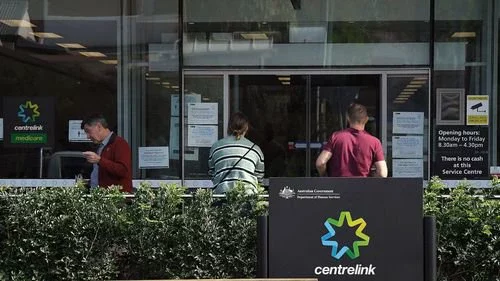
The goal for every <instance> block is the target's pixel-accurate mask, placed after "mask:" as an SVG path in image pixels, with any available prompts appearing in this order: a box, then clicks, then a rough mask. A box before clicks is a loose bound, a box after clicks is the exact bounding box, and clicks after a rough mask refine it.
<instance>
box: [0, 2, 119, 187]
mask: <svg viewBox="0 0 500 281" xmlns="http://www.w3.org/2000/svg"><path fill="white" fill-rule="evenodd" d="M48 2H49V3H48V5H44V1H0V11H1V12H0V61H1V63H0V86H1V89H2V90H1V93H2V99H1V100H0V103H1V105H0V117H5V114H6V111H12V110H16V108H6V107H5V106H4V105H5V102H6V101H8V100H9V99H10V98H14V97H20V98H21V99H22V100H18V101H17V102H19V103H20V104H25V102H27V101H29V100H31V99H33V100H35V99H44V98H50V99H51V100H50V99H48V100H47V101H49V103H50V108H53V112H48V111H47V110H45V111H44V108H43V107H41V109H40V110H41V112H39V114H40V117H41V118H42V117H44V116H48V115H51V114H53V117H54V118H53V121H52V122H51V123H49V124H46V126H47V128H50V129H51V133H50V134H49V136H48V137H49V139H52V140H53V141H49V142H47V143H38V144H36V145H28V144H18V145H15V146H14V145H10V144H9V143H10V139H9V138H10V136H11V132H10V131H9V129H7V130H6V135H5V136H4V140H3V144H2V145H1V146H0V178H38V177H39V176H40V175H39V172H40V164H39V163H40V147H46V149H45V150H44V153H43V154H44V156H45V157H47V159H45V160H46V161H45V164H47V162H48V161H49V158H50V154H51V153H55V152H58V151H73V150H79V151H82V150H88V149H91V148H92V145H90V143H88V142H78V141H75V140H74V139H71V138H69V136H68V134H69V132H68V130H69V121H70V120H81V119H82V118H83V117H84V116H85V115H87V114H89V113H92V112H101V113H103V114H104V115H105V116H106V117H107V118H108V121H109V123H110V128H111V129H112V130H114V131H117V110H116V109H117V53H118V42H117V38H118V23H119V16H118V15H119V14H120V2H119V1H117V0H116V1H111V0H110V1H105V2H100V4H99V6H100V7H102V9H89V8H88V7H90V6H89V3H88V1H71V5H67V4H65V3H66V2H67V1H53V0H52V1H48ZM93 7H95V6H93ZM26 121H27V120H26ZM32 121H33V122H31V121H27V122H26V124H27V125H36V120H32ZM13 122H21V123H22V122H23V120H14V121H13ZM4 125H5V127H6V128H8V127H9V126H10V125H11V124H4ZM118 133H119V134H120V133H121V132H120V131H118ZM63 164H64V163H63ZM69 166H74V165H73V164H69ZM73 170H79V169H76V168H75V169H72V168H70V169H64V170H63V172H64V176H66V177H69V178H71V177H72V176H71V175H68V173H71V171H73ZM43 172H44V175H43V176H47V174H46V170H44V171H43Z"/></svg>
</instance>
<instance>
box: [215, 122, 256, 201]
mask: <svg viewBox="0 0 500 281" xmlns="http://www.w3.org/2000/svg"><path fill="white" fill-rule="evenodd" d="M248 128H249V122H248V118H247V117H246V116H245V114H243V113H241V112H236V113H234V114H232V115H231V118H230V120H229V127H228V136H227V137H225V138H223V139H220V140H218V141H216V142H215V143H214V144H213V145H212V147H211V148H210V153H209V157H208V173H209V175H210V176H211V177H212V183H213V185H214V186H213V187H214V193H217V194H222V193H225V192H227V191H228V190H230V189H232V188H233V187H234V186H235V185H236V184H237V183H238V182H241V183H242V184H244V185H245V186H246V187H247V188H248V190H249V191H256V189H257V184H259V183H261V182H262V179H263V177H264V154H263V153H262V150H261V149H260V147H259V146H258V145H256V144H255V143H253V142H252V141H250V140H248V139H247V138H245V135H246V133H247V132H248Z"/></svg>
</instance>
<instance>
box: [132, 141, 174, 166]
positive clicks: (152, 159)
mask: <svg viewBox="0 0 500 281" xmlns="http://www.w3.org/2000/svg"><path fill="white" fill-rule="evenodd" d="M168 163H169V156H168V146H148V147H139V169H162V168H168Z"/></svg>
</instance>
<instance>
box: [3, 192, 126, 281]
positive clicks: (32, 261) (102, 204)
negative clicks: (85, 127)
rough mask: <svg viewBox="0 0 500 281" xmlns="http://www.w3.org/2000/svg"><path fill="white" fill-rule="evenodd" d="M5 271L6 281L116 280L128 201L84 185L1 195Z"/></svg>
mask: <svg viewBox="0 0 500 281" xmlns="http://www.w3.org/2000/svg"><path fill="white" fill-rule="evenodd" d="M1 195H2V197H1V198H2V199H1V200H2V202H1V204H2V205H1V207H0V210H3V211H0V212H2V213H3V215H2V219H0V224H1V225H2V229H3V232H2V235H1V236H2V240H1V241H0V254H1V258H0V268H1V271H3V272H2V273H1V275H3V276H2V278H5V279H7V280H28V279H30V280H97V279H109V278H111V277H113V276H116V271H117V268H116V265H115V262H114V256H115V252H116V251H117V249H118V248H119V244H118V242H119V238H120V235H121V229H120V228H121V220H122V219H123V214H122V211H121V209H122V203H123V197H122V196H121V194H120V193H119V191H118V190H117V189H111V190H104V189H93V190H92V191H91V192H87V191H86V190H85V189H83V188H80V187H73V188H37V189H32V190H26V189H10V190H8V189H7V190H5V189H4V190H3V191H2V194H1Z"/></svg>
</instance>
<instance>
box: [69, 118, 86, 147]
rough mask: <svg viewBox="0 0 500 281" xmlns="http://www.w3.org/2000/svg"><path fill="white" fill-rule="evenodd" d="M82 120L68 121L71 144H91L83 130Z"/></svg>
mask: <svg viewBox="0 0 500 281" xmlns="http://www.w3.org/2000/svg"><path fill="white" fill-rule="evenodd" d="M81 126H82V120H69V121H68V140H69V141H70V142H90V141H91V140H90V139H89V138H88V137H87V134H86V133H85V131H84V130H83V129H82V127H81Z"/></svg>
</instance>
